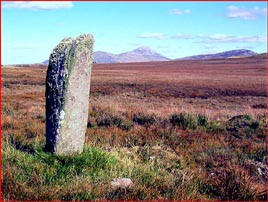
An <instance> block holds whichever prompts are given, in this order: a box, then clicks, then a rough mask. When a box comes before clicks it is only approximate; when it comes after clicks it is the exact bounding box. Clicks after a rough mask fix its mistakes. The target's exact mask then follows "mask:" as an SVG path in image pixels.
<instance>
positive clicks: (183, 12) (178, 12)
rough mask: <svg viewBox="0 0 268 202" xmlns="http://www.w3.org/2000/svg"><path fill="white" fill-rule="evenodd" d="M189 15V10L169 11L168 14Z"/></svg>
mask: <svg viewBox="0 0 268 202" xmlns="http://www.w3.org/2000/svg"><path fill="white" fill-rule="evenodd" d="M190 13H191V10H190V9H186V10H183V11H182V10H180V9H177V8H175V9H172V10H170V11H169V14H171V15H182V14H190Z"/></svg>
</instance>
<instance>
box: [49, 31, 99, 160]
mask: <svg viewBox="0 0 268 202" xmlns="http://www.w3.org/2000/svg"><path fill="white" fill-rule="evenodd" d="M93 43H94V39H93V36H92V35H90V34H87V35H80V36H78V37H77V38H64V39H63V40H62V41H61V42H60V43H59V44H58V45H57V46H56V47H55V48H54V49H53V51H52V53H51V55H50V58H49V66H48V70H47V77H46V150H47V151H49V152H52V153H56V154H62V155H68V154H72V153H76V152H82V151H83V146H84V141H85V132H86V127H87V118H88V98H89V91H90V77H91V68H92V64H93Z"/></svg>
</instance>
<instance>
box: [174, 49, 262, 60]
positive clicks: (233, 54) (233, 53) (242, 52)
mask: <svg viewBox="0 0 268 202" xmlns="http://www.w3.org/2000/svg"><path fill="white" fill-rule="evenodd" d="M254 55H257V53H255V52H253V51H251V50H247V49H239V50H230V51H225V52H221V53H215V54H204V55H193V56H189V57H184V58H179V59H177V60H208V59H221V58H238V57H250V56H254Z"/></svg>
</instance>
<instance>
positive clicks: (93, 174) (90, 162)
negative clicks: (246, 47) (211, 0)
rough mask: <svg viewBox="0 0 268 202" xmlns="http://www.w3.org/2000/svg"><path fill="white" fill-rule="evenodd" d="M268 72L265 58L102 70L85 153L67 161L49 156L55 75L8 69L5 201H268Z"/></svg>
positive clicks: (95, 75)
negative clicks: (48, 84) (118, 183)
mask: <svg viewBox="0 0 268 202" xmlns="http://www.w3.org/2000/svg"><path fill="white" fill-rule="evenodd" d="M265 74H266V60H265V59H262V58H251V59H247V58H241V59H228V60H208V61H173V62H153V63H136V64H135V63H132V64H131V63H129V64H111V65H95V66H94V68H93V72H92V82H91V96H90V100H89V119H88V128H87V132H86V144H85V149H84V152H83V153H82V154H77V155H72V156H69V157H64V156H57V155H51V154H48V153H45V152H44V150H43V149H44V144H45V96H44V95H45V76H46V67H45V66H31V67H19V68H12V67H7V68H3V69H2V81H3V84H2V95H3V96H2V119H3V120H2V128H3V133H2V191H3V198H4V199H5V200H50V199H59V200H84V199H88V200H89V199H116V200H119V199H121V200H123V199H136V200H137V199H218V200H267V195H266V194H267V192H266V183H267V178H268V172H267V167H266V165H267V151H266V144H265V140H266V138H267V133H266V132H267V121H266V117H265V115H266V114H265V113H266V86H265V85H266V80H265ZM114 178H130V179H131V180H132V181H133V183H134V186H133V187H130V188H113V187H112V186H111V183H110V182H111V181H112V180H113V179H114Z"/></svg>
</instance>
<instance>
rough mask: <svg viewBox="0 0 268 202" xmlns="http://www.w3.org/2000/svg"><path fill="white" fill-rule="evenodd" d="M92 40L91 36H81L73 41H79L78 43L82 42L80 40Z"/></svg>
mask: <svg viewBox="0 0 268 202" xmlns="http://www.w3.org/2000/svg"><path fill="white" fill-rule="evenodd" d="M84 39H86V40H94V37H93V35H92V34H81V35H79V36H78V37H76V39H75V40H79V41H82V40H84Z"/></svg>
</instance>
